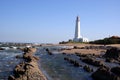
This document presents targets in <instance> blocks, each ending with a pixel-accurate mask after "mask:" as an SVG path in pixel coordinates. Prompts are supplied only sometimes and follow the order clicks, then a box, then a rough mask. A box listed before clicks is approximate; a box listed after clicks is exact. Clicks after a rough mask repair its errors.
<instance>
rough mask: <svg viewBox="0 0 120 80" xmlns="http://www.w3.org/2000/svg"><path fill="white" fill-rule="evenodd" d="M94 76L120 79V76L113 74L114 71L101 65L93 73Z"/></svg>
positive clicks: (95, 78)
mask: <svg viewBox="0 0 120 80" xmlns="http://www.w3.org/2000/svg"><path fill="white" fill-rule="evenodd" d="M92 78H93V79H94V80H120V78H119V77H118V76H116V75H114V74H112V72H110V70H108V69H107V68H105V67H100V68H99V69H98V70H97V71H96V72H94V73H93V74H92Z"/></svg>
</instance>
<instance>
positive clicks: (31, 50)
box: [22, 48, 36, 53]
mask: <svg viewBox="0 0 120 80" xmlns="http://www.w3.org/2000/svg"><path fill="white" fill-rule="evenodd" d="M22 51H23V52H25V53H35V52H36V48H24V49H22Z"/></svg>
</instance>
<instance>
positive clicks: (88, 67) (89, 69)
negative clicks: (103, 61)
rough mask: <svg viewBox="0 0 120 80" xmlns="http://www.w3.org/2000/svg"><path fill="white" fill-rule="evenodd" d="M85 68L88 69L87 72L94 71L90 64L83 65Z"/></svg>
mask: <svg viewBox="0 0 120 80" xmlns="http://www.w3.org/2000/svg"><path fill="white" fill-rule="evenodd" d="M83 69H84V70H85V71H87V72H93V69H92V68H90V66H88V65H85V66H84V67H83Z"/></svg>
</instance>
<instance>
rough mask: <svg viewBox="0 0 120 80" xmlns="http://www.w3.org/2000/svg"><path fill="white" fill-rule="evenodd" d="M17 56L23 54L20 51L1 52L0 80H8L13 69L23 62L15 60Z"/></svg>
mask: <svg viewBox="0 0 120 80" xmlns="http://www.w3.org/2000/svg"><path fill="white" fill-rule="evenodd" d="M16 55H22V52H21V51H19V50H3V51H0V80H8V76H9V75H11V74H12V72H13V68H14V67H15V66H16V65H17V64H18V63H19V62H20V61H21V60H20V59H16V58H15V57H16Z"/></svg>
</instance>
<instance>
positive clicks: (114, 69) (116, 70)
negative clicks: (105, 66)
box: [111, 67, 120, 77]
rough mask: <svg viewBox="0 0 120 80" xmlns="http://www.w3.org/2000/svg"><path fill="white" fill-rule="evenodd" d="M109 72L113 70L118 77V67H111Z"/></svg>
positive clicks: (119, 69) (119, 71) (119, 73)
mask: <svg viewBox="0 0 120 80" xmlns="http://www.w3.org/2000/svg"><path fill="white" fill-rule="evenodd" d="M111 72H113V73H114V74H116V75H117V76H119V77H120V67H113V68H112V69H111Z"/></svg>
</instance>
